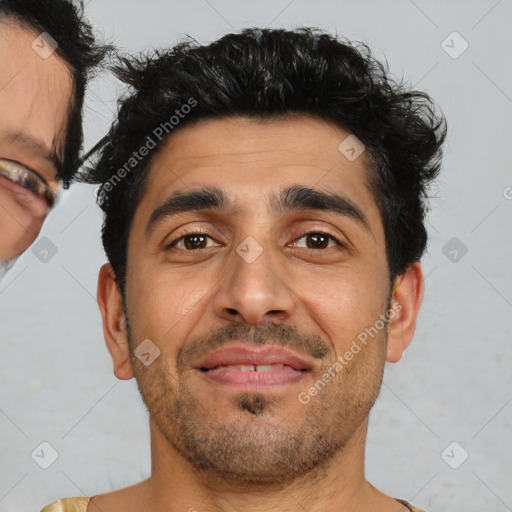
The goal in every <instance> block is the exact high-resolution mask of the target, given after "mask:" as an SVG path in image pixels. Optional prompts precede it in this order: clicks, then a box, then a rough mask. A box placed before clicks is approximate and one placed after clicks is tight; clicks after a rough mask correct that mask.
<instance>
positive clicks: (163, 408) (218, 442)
mask: <svg viewBox="0 0 512 512" xmlns="http://www.w3.org/2000/svg"><path fill="white" fill-rule="evenodd" d="M382 335H383V336H384V337H385V336H387V334H386V333H382ZM385 341H386V340H385V339H383V340H382V339H374V340H372V343H378V344H381V345H383V346H384V347H385ZM131 346H133V345H131ZM358 356H361V357H360V358H359V359H358V357H355V358H354V359H353V360H352V361H351V364H349V365H347V366H346V367H345V368H344V370H343V371H342V372H340V373H339V374H338V375H336V377H335V378H334V379H333V381H332V382H331V383H330V384H328V385H327V386H326V387H325V388H323V389H322V390H321V391H320V392H319V393H318V395H317V396H315V397H313V398H312V399H311V401H310V403H309V404H308V405H300V408H299V409H298V410H297V415H302V419H300V418H299V419H297V418H296V417H295V418H292V419H291V420H290V418H288V417H283V418H281V419H280V420H279V421H276V416H277V417H278V418H279V408H278V407H276V406H275V404H274V402H273V401H272V400H271V399H270V398H269V396H268V395H266V394H265V393H257V392H253V393H240V394H237V395H234V397H233V398H232V407H233V417H234V419H233V420H230V421H228V420H227V421H226V422H224V423H219V422H218V421H214V420H213V418H212V417H211V413H210V412H209V411H208V410H207V409H206V408H205V407H204V406H203V405H202V404H201V402H200V400H198V398H197V397H196V396H194V393H193V392H192V390H191V387H190V385H189V381H188V377H187V376H186V374H179V373H178V376H177V377H176V376H173V374H172V372H171V371H169V370H168V368H167V367H166V366H165V361H161V360H159V359H157V360H155V361H154V362H153V363H152V365H151V366H150V367H144V366H143V365H142V364H138V362H136V363H137V364H135V365H134V366H135V377H136V379H137V383H138V386H139V390H140V392H141V394H142V396H143V399H144V402H145V404H146V406H147V408H148V411H149V413H150V415H151V417H152V419H153V421H154V422H155V424H156V425H157V427H158V428H159V430H160V431H161V433H162V434H163V436H164V437H165V439H166V440H167V441H168V443H169V444H170V446H171V447H172V448H173V449H174V450H175V451H176V452H178V453H179V454H180V455H181V456H183V457H184V458H185V459H186V460H188V461H189V462H190V463H191V464H193V465H194V466H196V467H197V468H198V469H200V470H202V471H204V472H207V473H209V474H215V475H216V476H218V477H221V478H222V479H223V480H225V481H231V482H233V483H237V484H239V485H249V486H271V485H282V484H284V483H291V482H293V481H294V480H296V479H297V478H299V477H301V476H304V475H306V474H308V473H311V472H315V471H316V472H321V471H322V470H325V468H326V467H327V466H328V464H329V462H330V461H331V460H332V459H333V457H334V456H335V455H336V454H337V453H338V452H340V450H343V448H344V447H345V446H346V444H347V442H348V441H349V440H350V438H351V437H352V435H353V434H354V432H355V431H356V429H357V428H358V427H360V426H361V425H362V424H363V422H364V421H365V420H366V418H367V416H368V414H369V412H370V409H371V407H372V406H373V404H374V402H375V400H376V398H377V396H378V393H379V389H380V386H381V381H382V375H383V369H384V356H383V353H382V350H380V351H378V353H377V351H374V352H373V353H370V352H368V351H367V352H366V354H365V353H364V352H363V353H359V354H358ZM356 363H357V364H356ZM330 364H332V362H331V363H326V365H325V367H326V368H327V367H328V366H329V365H330ZM175 375H176V373H175ZM292 399H293V400H297V398H296V397H295V396H293V398H292Z"/></svg>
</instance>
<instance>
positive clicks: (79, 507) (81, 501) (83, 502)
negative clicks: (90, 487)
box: [41, 498, 91, 512]
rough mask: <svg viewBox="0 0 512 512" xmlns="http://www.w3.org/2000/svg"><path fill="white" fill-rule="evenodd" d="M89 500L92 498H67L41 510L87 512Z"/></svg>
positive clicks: (48, 511) (43, 511) (45, 511)
mask: <svg viewBox="0 0 512 512" xmlns="http://www.w3.org/2000/svg"><path fill="white" fill-rule="evenodd" d="M89 501H91V498H66V499H63V500H59V501H56V502H55V503H52V504H51V505H48V506H47V507H44V508H43V510H41V512H86V511H87V505H88V504H89Z"/></svg>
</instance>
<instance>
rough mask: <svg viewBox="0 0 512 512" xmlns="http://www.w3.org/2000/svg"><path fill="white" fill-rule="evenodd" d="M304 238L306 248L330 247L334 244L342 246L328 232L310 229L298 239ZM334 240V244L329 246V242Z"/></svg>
mask: <svg viewBox="0 0 512 512" xmlns="http://www.w3.org/2000/svg"><path fill="white" fill-rule="evenodd" d="M303 238H306V240H307V242H306V249H313V250H316V249H331V248H332V247H336V246H343V244H342V243H341V242H340V241H339V240H338V239H337V238H335V237H333V236H332V235H329V234H328V233H323V232H321V231H318V232H316V231H312V232H310V233H306V234H304V235H302V236H301V237H300V238H299V240H302V239H303ZM331 240H332V241H334V245H333V246H330V247H329V242H330V241H331Z"/></svg>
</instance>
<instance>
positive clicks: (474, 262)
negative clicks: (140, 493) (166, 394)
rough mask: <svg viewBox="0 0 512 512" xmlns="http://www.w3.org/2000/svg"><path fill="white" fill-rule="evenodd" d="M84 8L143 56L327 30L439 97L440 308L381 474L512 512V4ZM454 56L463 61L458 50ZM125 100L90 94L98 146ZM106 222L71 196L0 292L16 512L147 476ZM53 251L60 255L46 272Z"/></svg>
mask: <svg viewBox="0 0 512 512" xmlns="http://www.w3.org/2000/svg"><path fill="white" fill-rule="evenodd" d="M86 11H87V13H88V15H89V16H90V17H91V18H92V20H93V21H94V23H95V24H96V26H97V27H98V29H99V30H100V31H101V32H102V33H103V34H104V35H105V36H106V37H107V38H113V39H114V40H115V41H116V42H117V43H118V44H119V46H121V47H122V48H124V49H126V50H130V51H139V50H142V49H144V48H148V47H161V46H169V45H172V44H174V43H176V42H178V41H179V40H181V39H182V38H183V37H184V35H185V34H188V35H191V36H193V37H194V38H196V39H197V40H198V41H200V42H209V41H212V40H214V39H216V38H218V37H220V36H221V35H223V34H225V33H227V32H231V31H238V30H239V29H241V28H242V27H247V26H267V25H268V26H271V27H297V26H301V25H310V26H317V27H320V28H324V29H327V30H329V31H331V32H337V33H338V34H339V35H341V36H346V37H348V38H349V39H352V40H359V41H364V42H366V43H368V44H369V45H370V46H371V47H372V48H373V50H374V51H375V53H376V55H377V56H378V57H381V58H382V56H383V55H385V56H386V58H387V60H388V62H389V66H390V68H391V71H392V72H393V73H394V74H395V75H398V76H402V75H403V76H404V78H405V79H406V80H407V81H408V82H409V83H411V84H412V85H415V86H417V87H418V88H419V89H424V90H426V91H427V92H428V93H430V94H431V95H432V96H433V97H434V98H435V99H436V101H437V102H438V103H439V104H440V106H441V108H442V109H443V111H444V113H445V114H446V116H447V119H448V123H449V137H448V143H447V146H446V156H445V160H444V168H443V172H442V177H441V179H440V180H439V182H438V185H437V187H435V188H434V189H433V190H432V191H431V192H432V195H433V196H434V199H432V201H431V206H432V213H431V215H430V217H429V233H430V237H431V239H430V244H429V250H428V254H427V255H426V257H425V258H424V260H423V265H424V271H425V275H426V276H427V277H426V295H425V300H424V303H423V307H422V310H421V313H420V317H419V324H418V328H417V333H416V336H415V340H414V341H413V343H412V345H411V346H410V348H409V349H408V350H407V354H406V356H405V358H404V359H403V361H402V362H400V363H398V364H396V365H388V367H387V369H386V374H385V380H384V385H383V387H382V392H381V395H380V398H379V400H378V402H377V405H376V406H375V408H374V410H373V412H372V414H371V423H370V432H369V438H368V450H367V463H366V467H367V475H368V478H369V479H370V481H371V482H372V483H373V484H374V485H376V486H377V487H379V488H381V489H382V490H383V491H385V492H387V493H389V494H391V495H394V496H397V497H402V498H406V499H412V501H413V502H414V503H416V504H417V505H418V506H421V507H422V508H426V509H428V510H429V511H430V512H435V511H439V512H440V511H447V510H451V511H452V510H453V511H455V512H457V511H459V512H462V511H466V510H471V511H485V512H492V511H496V512H498V511H499V512H505V511H507V510H512V486H511V485H510V482H511V481H512V479H511V477H512V470H511V463H510V461H511V460H512V442H511V440H512V436H511V433H512V403H511V401H512V385H511V384H512V372H511V371H510V368H511V367H512V355H511V351H510V346H509V343H510V338H511V327H512V314H511V313H512V286H511V285H512V271H511V264H510V262H511V259H512V258H511V256H512V243H511V237H512V229H511V228H512V220H511V219H512V216H511V213H512V199H510V198H512V188H510V187H512V173H511V164H510V156H509V154H510V146H511V132H512V129H511V114H512V68H511V65H510V55H511V54H512V37H511V32H510V26H511V22H512V3H511V2H510V1H506V0H502V1H496V0H490V1H483V0H482V1H471V2H469V1H456V2H453V1H452V2H442V1H430V2H427V1H420V0H415V1H414V2H413V1H412V0H397V1H394V2H391V1H376V0H373V1H366V2H357V1H351V2H349V1H336V2H334V1H330V2H329V1H325V0H323V1H321V0H316V1H314V2H307V1H305V0H295V1H290V0H278V1H276V0H274V1H269V0H264V1H259V2H235V1H234V0H190V1H187V2H184V1H183V2H176V1H167V2H165V1H148V2H136V1H135V0H123V1H119V0H101V1H100V0H91V1H90V2H89V3H88V4H87V6H86ZM453 31H457V32H458V33H460V34H461V36H462V37H463V38H464V39H465V40H466V41H467V42H468V43H469V48H468V49H467V50H466V51H465V52H464V53H463V54H462V55H460V56H458V58H452V57H451V56H450V55H448V54H447V53H446V51H445V50H444V49H443V47H442V41H443V40H445V39H446V38H447V37H448V36H449V35H450V34H451V33H452V32H453ZM446 44H448V45H449V46H452V47H453V48H451V50H450V51H451V52H452V53H453V52H457V53H458V52H459V51H460V49H462V46H461V41H459V40H457V39H456V38H455V39H454V36H450V38H448V40H447V43H445V45H446ZM119 91H120V88H119V85H118V84H117V83H116V82H114V81H113V80H112V79H107V78H105V77H103V78H101V79H99V80H97V81H96V82H95V83H94V84H93V87H92V88H91V90H90V93H89V95H88V97H87V107H86V148H89V147H90V146H91V145H92V144H93V143H94V142H95V141H96V140H97V139H98V138H99V137H100V136H101V135H102V134H103V133H104V131H105V130H106V129H107V127H108V124H109V122H110V121H111V119H112V116H113V113H114V112H115V109H116V104H115V98H116V94H117V93H118V92H119ZM507 187H508V188H507ZM100 226H101V214H100V211H99V208H98V207H96V205H95V203H94V194H93V188H92V187H89V186H85V185H83V186H77V187H74V188H73V189H72V190H71V191H69V192H68V193H66V195H65V197H64V200H63V201H62V202H61V204H60V205H59V207H58V208H57V210H56V211H55V212H53V213H52V215H51V217H50V218H49V220H48V222H47V224H46V226H45V228H44V230H43V232H42V233H41V236H40V237H39V240H38V242H36V246H35V247H36V248H38V249H36V250H35V252H33V251H32V250H29V251H28V252H27V253H26V254H25V255H23V256H22V257H21V258H20V259H19V260H18V261H17V263H16V265H15V267H14V268H13V269H12V270H11V272H10V273H9V274H8V275H7V277H6V279H4V280H3V281H2V282H1V283H0V356H1V357H0V378H1V383H2V392H1V395H0V451H1V452H0V453H1V457H0V461H1V462H0V510H1V511H9V512H12V511H34V510H36V511H37V510H39V509H40V508H41V507H42V506H43V505H45V504H47V503H49V502H51V501H54V500H56V499H58V498H60V497H65V496H79V495H91V494H95V493H100V492H105V491H108V490H111V489H113V488H119V487H123V486H126V485H129V484H132V483H135V482H137V481H139V480H141V479H143V478H145V477H147V476H148V474H149V467H150V466H149V464H150V458H149V436H148V427H147V414H146V411H145V408H144V406H143V404H142V401H141V399H140V398H139V396H138V392H137V389H136V386H135V383H134V381H129V382H124V381H123V382H119V381H117V379H116V378H115V377H114V376H113V374H112V370H111V361H110V357H109V355H108V353H107V350H106V348H105V346H104V342H103V335H102V331H101V323H100V315H99V311H98V307H97V304H96V300H95V295H96V279H97V272H98V268H99V266H100V264H102V263H103V262H104V261H105V256H104V254H103V251H102V248H101V245H100V238H99V230H100ZM453 237H456V238H457V240H455V242H451V243H452V244H453V243H455V245H453V246H452V245H448V246H446V244H447V243H448V242H449V241H450V240H451V239H452V238H453ZM48 240H50V241H51V244H53V245H52V247H53V246H55V249H56V250H57V252H56V254H55V255H54V256H53V257H51V258H49V261H47V262H46V263H45V262H43V261H40V259H39V258H41V257H42V255H41V250H42V249H44V247H46V246H47V245H48V244H49V242H48ZM38 244H42V245H38ZM461 244H464V246H465V247H467V253H466V254H464V255H462V251H461V247H462V245H461ZM443 248H444V252H443ZM454 249H455V250H456V251H457V261H451V259H454V257H455V253H453V250H454ZM38 251H39V252H38ZM450 252H451V254H450ZM445 253H446V255H445ZM49 254H50V255H51V253H49ZM38 256H39V258H38ZM461 256H462V257H461ZM43 441H46V442H48V443H50V445H51V446H52V447H53V448H54V449H55V450H56V452H57V453H58V458H57V460H56V461H55V462H54V463H53V464H52V465H51V466H50V467H49V468H48V469H46V470H45V469H42V468H41V467H40V466H39V465H38V464H36V462H35V461H34V460H33V458H31V453H32V452H33V450H35V449H36V448H37V447H39V446H40V443H41V442H43ZM454 441H455V442H457V443H458V445H452V446H451V447H450V448H449V449H448V450H445V449H446V448H447V447H448V446H449V445H450V443H452V442H454ZM40 450H41V449H40V448H39V451H36V453H41V451H40ZM463 450H465V451H467V453H468V454H469V458H468V459H467V460H466V461H465V462H464V463H462V464H461V465H460V466H459V467H458V468H457V469H453V468H452V467H450V465H449V464H448V463H447V462H449V463H450V464H451V465H452V466H457V465H458V464H460V463H461V462H462V461H463V459H464V456H465V452H464V451H463ZM43 452H44V453H45V457H46V462H47V463H48V462H51V458H50V457H51V450H49V449H48V448H46V449H45V450H43ZM443 453H444V458H445V459H446V461H447V462H446V461H445V460H443V458H442V454H443ZM34 458H35V459H36V460H38V462H39V463H44V460H43V459H44V457H40V458H39V459H38V458H37V457H36V456H34Z"/></svg>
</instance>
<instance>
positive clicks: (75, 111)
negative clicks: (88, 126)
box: [0, 0, 113, 187]
mask: <svg viewBox="0 0 512 512" xmlns="http://www.w3.org/2000/svg"><path fill="white" fill-rule="evenodd" d="M1 18H7V19H11V20H13V21H15V22H18V23H19V24H20V25H21V26H22V27H25V28H27V29H29V30H32V31H34V32H35V33H36V36H37V35H39V34H41V33H47V34H49V35H50V36H51V37H52V38H53V39H54V40H55V41H56V42H57V44H58V47H57V49H56V50H55V51H56V53H57V54H58V55H59V56H60V57H61V58H62V59H63V60H64V61H65V62H66V64H67V65H68V66H69V68H70V69H71V71H72V75H73V93H72V94H73V96H72V101H71V105H70V107H69V114H68V123H67V127H66V140H65V146H64V150H63V154H62V158H59V160H60V167H61V168H60V169H57V177H58V178H59V179H61V180H63V181H64V184H65V186H66V187H67V186H68V185H69V182H70V181H71V179H72V178H73V176H74V174H75V173H76V172H77V171H78V168H79V167H80V165H81V163H82V160H81V155H80V153H81V150H82V146H83V129H82V110H83V104H84V96H85V88H86V84H87V80H88V79H89V78H90V76H91V75H92V72H93V70H94V69H96V68H97V67H98V66H99V64H100V63H101V62H102V60H103V59H104V58H105V56H106V55H107V54H108V53H109V52H110V51H111V50H112V49H113V48H112V46H110V45H102V44H98V43H97V42H96V38H95V36H94V34H93V30H92V27H91V25H90V24H89V22H88V21H87V20H86V19H85V18H84V12H83V2H82V1H75V0H0V19H1ZM36 36H35V37H36ZM35 37H34V39H35Z"/></svg>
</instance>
